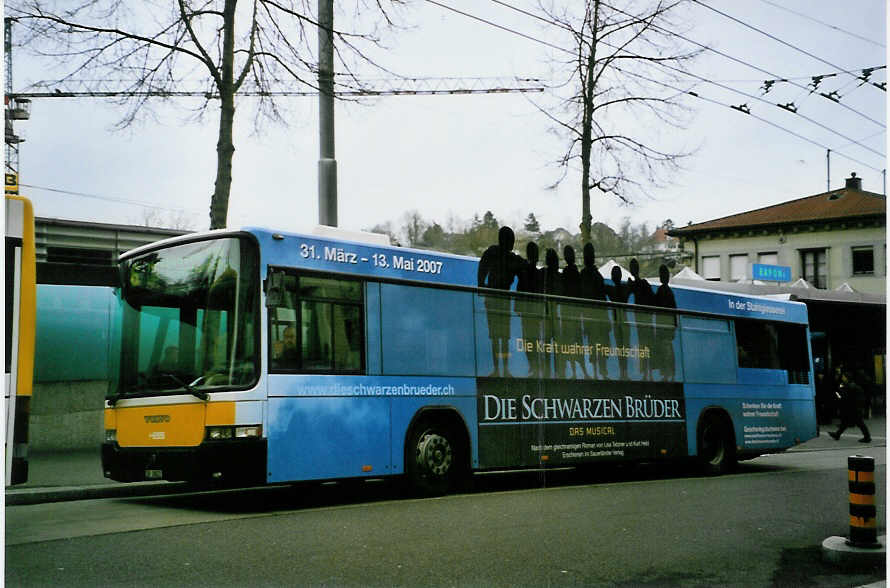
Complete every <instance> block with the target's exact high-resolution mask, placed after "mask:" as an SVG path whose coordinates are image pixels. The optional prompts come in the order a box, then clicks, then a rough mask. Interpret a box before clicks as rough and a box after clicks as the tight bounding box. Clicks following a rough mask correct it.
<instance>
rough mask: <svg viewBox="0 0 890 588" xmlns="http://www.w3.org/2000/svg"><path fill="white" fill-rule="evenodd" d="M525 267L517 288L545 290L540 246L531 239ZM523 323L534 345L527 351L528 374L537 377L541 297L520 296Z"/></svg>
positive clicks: (525, 334)
mask: <svg viewBox="0 0 890 588" xmlns="http://www.w3.org/2000/svg"><path fill="white" fill-rule="evenodd" d="M525 258H526V259H525V267H523V268H522V272H520V274H519V282H518V283H517V286H516V289H517V290H518V291H519V292H526V293H529V294H541V293H543V292H544V270H543V269H540V268H538V246H537V245H536V244H535V243H534V242H533V241H530V242H529V243H528V245H526V247H525ZM515 308H516V312H517V313H518V314H519V318H520V322H521V324H522V337H523V339H525V340H526V341H527V342H531V343H532V344H533V345H534V347H532V350H531V351H528V350H527V351H526V352H525V355H526V357H527V358H528V371H529V373H528V375H529V377H530V378H537V377H538V376H539V375H540V369H541V354H540V352H539V351H537V342H538V341H544V322H545V312H544V308H545V303H544V299H543V298H540V297H532V296H529V297H518V298H517V299H516V304H515Z"/></svg>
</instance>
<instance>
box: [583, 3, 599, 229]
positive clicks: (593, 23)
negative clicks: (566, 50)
mask: <svg viewBox="0 0 890 588" xmlns="http://www.w3.org/2000/svg"><path fill="white" fill-rule="evenodd" d="M599 8H600V3H599V0H594V3H593V14H592V15H590V16H589V17H588V18H587V19H585V20H588V22H589V23H590V33H591V40H590V52H589V53H588V55H587V63H584V64H582V66H583V69H584V70H586V79H585V82H586V83H585V86H584V88H582V89H581V91H582V92H583V94H584V98H583V102H584V115H583V118H582V120H581V243H582V244H586V243H590V237H591V231H592V224H593V215H592V214H591V213H590V151H591V147H592V145H593V90H594V87H595V85H596V78H595V73H596V69H595V66H596V43H597V32H598V28H597V24H598V23H597V20H598V18H599ZM582 31H583V25H582ZM581 42H582V43H583V41H581ZM582 55H583V52H582ZM579 59H583V57H580V58H579Z"/></svg>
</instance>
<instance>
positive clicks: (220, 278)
mask: <svg viewBox="0 0 890 588" xmlns="http://www.w3.org/2000/svg"><path fill="white" fill-rule="evenodd" d="M511 259H513V263H516V261H515V260H518V259H519V258H518V257H515V256H514V258H511ZM520 261H521V260H520ZM483 265H484V264H483ZM121 270H122V271H121V277H122V285H121V288H120V304H121V308H122V313H121V319H120V321H119V322H120V323H121V324H120V329H121V333H122V336H121V338H120V348H119V349H116V352H117V360H116V362H115V369H116V374H115V378H114V379H113V381H112V385H111V389H110V392H109V395H108V398H107V401H106V421H105V422H106V431H105V433H106V443H105V444H104V445H103V465H104V468H105V472H106V476H108V477H111V478H113V479H118V480H123V481H136V480H140V479H169V480H176V479H193V478H194V479H198V478H212V479H222V480H237V481H239V482H243V483H259V482H270V483H278V482H291V481H298V480H325V479H342V478H354V477H366V478H367V477H375V476H388V475H406V476H407V477H408V479H409V480H410V481H411V482H412V484H414V485H415V487H417V488H418V489H420V490H422V491H424V492H427V493H441V492H444V491H448V490H449V489H451V488H454V487H455V486H456V485H457V483H458V480H459V479H460V478H462V477H465V476H466V475H468V474H469V473H471V472H472V471H474V470H492V469H509V468H516V467H530V468H539V467H547V466H583V465H585V464H597V463H601V462H607V461H609V462H611V461H622V460H625V461H628V460H629V461H640V460H660V459H670V458H684V457H687V458H694V459H697V460H698V461H699V462H700V463H702V465H703V466H704V467H705V468H706V469H707V470H708V471H711V472H715V473H716V472H723V471H727V470H728V469H729V468H731V467H732V465H733V464H734V463H735V462H736V461H737V460H738V459H746V458H750V457H754V456H756V455H760V454H763V453H769V452H774V451H782V450H785V449H787V448H788V447H792V446H794V445H796V444H798V443H801V442H802V441H805V440H807V439H809V438H811V437H813V436H814V435H815V434H816V432H817V428H816V423H815V409H814V402H813V398H814V387H813V378H812V361H811V358H810V350H809V343H808V341H809V340H808V327H807V313H806V307H805V306H804V305H803V304H799V303H794V302H788V301H785V300H778V299H770V298H758V297H754V296H741V295H734V294H727V293H720V292H714V291H704V290H696V289H694V288H679V287H678V288H675V289H674V291H673V295H672V297H671V300H675V304H676V308H674V307H673V304H674V303H671V304H670V305H662V306H661V307H657V306H653V305H652V304H651V302H650V303H649V304H645V305H641V304H637V303H636V298H637V296H639V297H640V298H641V299H645V296H644V294H645V290H642V291H641V290H639V288H647V287H648V288H650V289H652V290H653V292H654V288H653V287H652V286H651V285H649V284H646V283H643V282H638V283H636V284H635V285H634V288H635V289H636V294H634V295H633V296H632V297H631V298H630V299H629V300H630V301H631V303H625V302H612V301H611V300H610V301H605V300H594V299H590V298H588V299H581V298H578V297H569V296H563V295H552V294H546V295H545V294H542V293H530V292H516V291H515V289H511V291H504V290H494V289H490V288H481V287H478V283H479V280H480V274H481V273H482V270H480V263H479V260H477V259H475V258H471V257H464V256H458V255H449V254H442V253H436V252H431V251H418V250H411V249H403V248H399V247H386V246H382V245H368V244H363V243H351V242H345V241H338V240H336V239H328V238H320V237H309V236H304V235H295V234H288V233H278V232H271V231H267V230H262V229H246V230H244V231H223V232H217V233H208V234H206V235H193V236H188V237H180V238H176V239H171V240H169V241H167V242H165V243H160V244H157V245H153V246H149V247H145V248H141V249H137V250H134V251H132V252H128V253H127V254H125V255H124V256H122V259H121ZM605 287H606V288H607V292H608V294H609V296H610V298H611V299H614V300H620V301H626V300H628V298H627V294H626V293H623V291H622V290H621V288H627V289H628V290H629V289H630V286H629V285H628V284H623V285H621V286H620V287H616V286H615V285H614V284H612V283H611V282H610V281H608V280H606V281H605ZM511 288H515V285H513V286H511ZM167 407H169V410H168V409H167ZM166 416H169V419H166V418H165V417H166ZM174 443H178V445H175V444H174Z"/></svg>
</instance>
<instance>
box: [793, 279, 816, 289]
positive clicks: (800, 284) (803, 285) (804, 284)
mask: <svg viewBox="0 0 890 588" xmlns="http://www.w3.org/2000/svg"><path fill="white" fill-rule="evenodd" d="M791 287H792V288H812V287H813V286H812V284H810V283H809V282H807V281H806V280H804V279H803V278H798V280H797V281H796V282H794V283H792V284H791Z"/></svg>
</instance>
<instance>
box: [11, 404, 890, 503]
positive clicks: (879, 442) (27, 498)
mask: <svg viewBox="0 0 890 588" xmlns="http://www.w3.org/2000/svg"><path fill="white" fill-rule="evenodd" d="M866 424H867V425H868V428H869V430H870V432H871V435H872V442H871V443H868V444H864V443H859V442H858V439H859V438H860V437H861V436H862V435H861V433H860V432H859V429H858V428H856V427H853V428H852V429H847V430H846V431H845V432H844V434H843V436H842V437H841V438H840V440H839V441H835V440H834V439H832V438H831V437H829V436H828V432H829V431H834V430H836V429H837V421H835V423H833V424H831V425H823V426H822V427H821V432H820V434H819V436H818V437H816V438H815V439H811V440H810V441H808V442H806V443H804V444H803V445H799V446H797V447H794V448H792V449H790V450H789V451H790V452H794V451H813V450H825V449H849V450H850V453H851V455H852V454H855V453H856V451H857V450H858V449H860V448H862V447H867V446H886V444H887V423H886V419H885V417H884V415H876V416H874V417H873V418H871V419H869V420H868V421H866ZM189 488H190V486H189V485H188V484H187V483H185V482H135V483H130V484H121V483H118V482H115V481H113V480H109V479H108V478H106V477H104V476H103V475H102V459H101V456H100V453H99V449H98V448H96V450H95V451H92V450H80V451H69V452H58V453H35V454H33V455H31V456H30V471H29V475H28V482H27V483H26V484H21V485H19V486H15V487H11V488H7V489H6V505H7V506H17V505H23V504H40V503H44V502H60V501H64V500H83V499H88V498H113V497H125V496H154V495H158V494H173V493H177V492H183V491H186V490H188V489H189Z"/></svg>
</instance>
